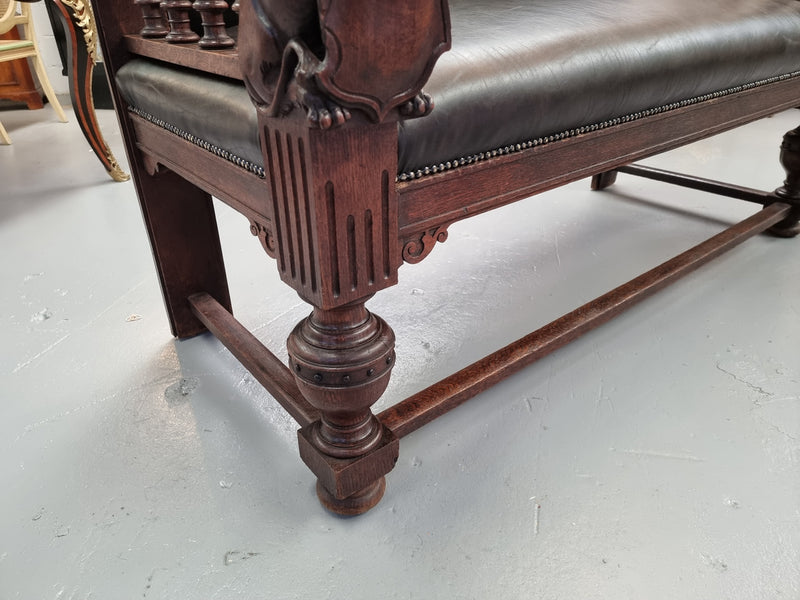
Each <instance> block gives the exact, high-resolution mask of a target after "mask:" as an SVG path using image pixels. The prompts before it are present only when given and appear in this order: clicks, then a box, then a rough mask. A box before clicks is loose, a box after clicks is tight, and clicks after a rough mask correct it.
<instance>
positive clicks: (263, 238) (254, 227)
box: [250, 219, 277, 258]
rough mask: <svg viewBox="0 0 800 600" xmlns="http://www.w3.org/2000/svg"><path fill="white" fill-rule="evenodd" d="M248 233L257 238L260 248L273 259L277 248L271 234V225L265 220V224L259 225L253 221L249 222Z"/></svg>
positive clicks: (273, 236)
mask: <svg viewBox="0 0 800 600" xmlns="http://www.w3.org/2000/svg"><path fill="white" fill-rule="evenodd" d="M250 233H252V234H253V235H254V236H256V237H257V238H258V241H259V242H261V247H262V248H264V252H266V253H267V254H268V255H269V256H271V257H272V258H275V256H276V253H277V248H276V246H275V235H274V234H273V232H272V223H271V222H270V221H269V220H267V221H266V223H259V222H258V221H256V220H255V219H251V220H250Z"/></svg>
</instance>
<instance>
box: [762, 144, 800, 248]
mask: <svg viewBox="0 0 800 600" xmlns="http://www.w3.org/2000/svg"><path fill="white" fill-rule="evenodd" d="M780 160H781V165H782V166H783V168H784V170H785V171H786V180H785V181H784V182H783V186H781V187H779V188H778V189H777V190H775V195H776V196H777V197H778V198H779V199H780V200H784V201H786V202H788V203H789V204H792V205H793V206H794V210H793V211H792V212H791V214H790V215H789V216H788V217H787V218H786V219H784V220H783V221H781V222H780V223H778V224H777V225H775V226H774V227H772V228H770V230H769V232H770V233H772V234H773V235H777V236H779V237H794V236H796V235H797V234H798V233H800V128H798V129H793V130H792V131H790V132H789V133H787V134H786V135H785V136H783V143H782V144H781V156H780Z"/></svg>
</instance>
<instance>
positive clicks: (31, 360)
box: [11, 333, 72, 373]
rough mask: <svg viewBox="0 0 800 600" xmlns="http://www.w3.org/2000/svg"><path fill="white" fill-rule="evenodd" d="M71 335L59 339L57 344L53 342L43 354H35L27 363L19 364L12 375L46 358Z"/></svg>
mask: <svg viewBox="0 0 800 600" xmlns="http://www.w3.org/2000/svg"><path fill="white" fill-rule="evenodd" d="M70 335H72V334H71V333H68V334H67V335H65V336H62V337H60V338H58V339H57V340H56V341H55V342H53V343H52V344H50V345H49V346H47V348H45V349H44V350H42V351H41V352H39V353H37V354H34V355H33V356H32V357H31V358H29V359H28V360H26V361H25V362H22V363H19V364H17V366H16V367H14V370H13V371H11V372H12V373H19V372H20V371H21V370H22V369H25V368H27V367H29V366H30V365H31V364H32V363H33V362H35V361H37V360H39V359H40V358H41V357H42V356H44V355H45V354H47V353H48V352H50V351H52V350H53V349H54V348H55V347H56V346H58V345H59V344H60V343H61V342H63V341H64V340H66V339H67V338H68V337H69V336H70Z"/></svg>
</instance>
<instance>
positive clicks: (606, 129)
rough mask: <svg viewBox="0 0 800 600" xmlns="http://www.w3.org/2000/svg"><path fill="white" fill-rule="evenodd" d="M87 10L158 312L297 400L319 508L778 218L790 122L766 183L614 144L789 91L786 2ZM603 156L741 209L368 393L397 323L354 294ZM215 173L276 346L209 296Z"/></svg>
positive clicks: (216, 267) (303, 450) (783, 98)
mask: <svg viewBox="0 0 800 600" xmlns="http://www.w3.org/2000/svg"><path fill="white" fill-rule="evenodd" d="M95 11H96V14H97V17H98V21H99V24H100V29H101V39H102V42H103V53H104V56H105V59H106V62H107V64H108V65H109V69H110V73H111V75H112V77H113V79H114V84H113V87H114V94H115V102H116V104H117V110H118V114H119V117H120V123H121V126H122V130H123V134H124V137H125V139H126V144H127V151H128V156H129V159H130V162H131V168H132V171H133V177H134V181H135V183H136V187H137V191H138V194H139V198H140V201H141V205H142V211H143V214H144V219H145V222H146V225H147V229H148V232H149V235H150V241H151V244H152V248H153V253H154V256H155V259H156V266H157V269H158V273H159V276H160V280H161V285H162V290H163V293H164V299H165V303H166V307H167V311H168V313H169V317H170V321H171V324H172V331H173V333H174V334H175V335H176V336H178V337H180V338H184V337H189V336H193V335H196V334H198V333H201V332H203V331H206V330H210V331H211V332H213V333H214V334H215V335H216V336H217V337H218V338H219V339H220V340H221V341H222V342H223V343H224V344H225V345H226V346H227V347H228V348H229V349H230V351H231V352H232V353H233V354H234V355H235V356H236V357H237V358H238V359H239V360H240V361H241V362H242V363H243V364H244V366H245V367H247V368H248V369H249V370H250V371H251V372H252V373H253V375H254V376H255V378H256V379H257V380H258V381H260V382H261V383H262V384H263V385H264V387H265V388H266V389H267V390H268V391H269V392H270V393H271V394H272V395H273V396H274V397H275V398H276V399H277V400H278V401H279V402H280V403H281V404H282V405H283V406H284V407H285V408H286V410H287V411H288V412H289V413H290V414H291V415H292V416H293V417H294V418H295V419H296V420H297V422H298V423H299V425H300V430H299V435H298V440H299V445H300V456H301V457H302V459H303V461H305V463H306V464H307V465H308V466H309V467H310V469H311V470H312V471H313V472H314V474H315V475H316V476H317V479H318V485H317V492H318V496H319V498H320V500H321V501H322V503H323V505H324V506H326V507H327V508H328V509H330V510H332V511H334V512H336V513H340V514H358V513H361V512H364V511H366V510H368V509H369V508H371V507H372V506H374V505H375V504H376V503H377V502H378V501H379V500H380V498H381V496H382V494H383V490H384V486H385V475H386V474H387V473H388V472H389V471H390V470H391V469H392V468H393V466H394V464H395V462H396V461H397V457H398V447H399V440H400V438H402V437H403V436H404V435H407V434H408V433H410V432H411V431H414V430H416V429H418V428H419V427H421V426H422V425H424V424H426V423H428V422H430V421H431V420H432V419H434V418H436V417H437V416H439V415H441V414H443V413H444V412H446V411H448V410H450V409H452V408H454V407H456V406H458V405H459V404H461V403H463V402H464V401H465V400H467V399H469V398H471V397H473V396H475V395H476V394H478V393H479V392H480V391H482V390H484V389H486V388H487V387H488V386H490V385H492V384H494V383H496V382H497V381H499V380H500V379H502V378H503V377H505V376H507V375H509V374H511V373H513V372H514V371H516V370H518V369H520V368H522V367H524V366H525V365H528V364H530V363H531V362H533V361H535V360H537V359H538V358H540V357H541V356H543V355H545V354H546V353H548V352H551V351H553V350H554V349H556V348H558V347H560V346H562V345H564V344H566V343H567V342H568V341H570V340H572V339H574V338H576V337H578V336H579V335H581V334H582V333H584V332H586V331H588V330H590V329H591V328H593V327H596V326H598V325H600V324H602V323H604V322H606V321H608V320H609V319H611V318H612V317H613V316H615V315H616V314H618V313H619V312H621V311H622V310H624V309H625V308H627V307H629V306H631V305H632V304H634V303H636V302H638V301H639V300H641V299H643V298H645V297H647V296H648V295H650V294H652V293H653V292H655V291H657V290H658V289H660V288H662V287H664V286H665V285H667V284H668V283H670V282H672V281H674V280H675V279H677V278H678V277H680V276H681V275H683V274H685V273H687V272H689V271H691V270H693V269H695V268H697V267H698V266H700V265H701V264H704V263H705V262H707V261H708V260H710V259H712V258H714V257H715V256H717V255H719V254H720V253H722V252H723V251H725V250H727V249H729V248H730V247H732V246H734V245H736V244H738V243H739V242H741V241H743V240H745V239H747V238H748V237H750V236H752V235H755V234H758V233H761V232H764V231H767V230H769V231H771V232H772V233H773V234H776V235H781V236H786V237H790V236H793V235H796V234H797V233H798V221H799V220H800V133H799V132H798V131H793V132H790V133H788V134H787V135H786V137H785V139H784V142H783V146H782V152H781V160H782V163H783V165H784V167H785V169H786V171H787V173H788V176H787V179H786V181H785V183H784V185H783V186H782V187H780V188H779V189H778V190H776V191H775V192H760V191H757V190H751V189H746V188H742V187H736V186H730V185H725V184H721V183H718V182H713V181H708V180H702V179H698V178H692V177H686V176H682V175H678V174H674V173H664V172H661V171H655V170H652V169H645V168H643V167H639V166H635V165H632V164H631V163H632V162H633V161H635V160H637V159H641V158H644V157H647V156H651V155H653V154H656V153H658V152H662V151H665V150H668V149H672V148H676V147H679V146H681V145H683V144H686V143H689V142H692V141H695V140H698V139H702V138H704V137H707V136H710V135H713V134H715V133H718V132H721V131H724V130H727V129H731V128H733V127H736V126H738V125H742V124H744V123H747V122H750V121H753V120H756V119H759V118H761V117H764V116H767V115H770V114H772V113H775V112H777V111H781V110H784V109H787V108H790V107H794V106H797V105H798V102H799V101H800V3H798V2H797V1H796V0H705V1H704V2H696V0H638V1H636V2H633V1H632V0H616V1H615V0H562V1H559V2H547V1H543V0H538V1H537V0H492V1H488V0H450V2H448V1H447V0H409V1H406V2H397V1H396V0H296V1H292V2H286V1H279V0H242V2H241V7H239V3H238V2H236V3H234V5H232V6H228V3H227V2H224V1H222V0H198V1H196V2H193V3H192V2H189V1H188V0H186V1H182V0H168V1H162V2H158V0H103V1H102V2H101V1H97V2H96V3H95ZM237 11H238V12H237ZM448 50H450V51H449V52H448ZM423 87H424V88H425V90H424V91H423ZM618 172H625V173H632V174H636V175H640V176H645V177H651V178H656V179H660V180H664V181H668V182H671V183H675V184H678V185H683V186H689V187H695V188H699V189H703V190H707V191H712V192H716V193H720V194H724V195H727V196H730V197H733V198H736V199H738V200H744V201H749V202H755V203H757V204H760V205H762V206H763V209H762V210H760V211H758V212H757V213H756V214H754V215H753V216H751V217H749V218H747V219H745V220H744V221H742V222H741V223H739V224H737V225H734V226H732V227H730V228H729V229H727V230H725V231H723V232H722V233H720V234H718V235H716V236H714V237H713V238H711V239H709V240H707V241H705V242H703V243H701V244H699V245H698V246H696V247H695V248H692V249H691V250H689V251H687V252H685V253H683V254H681V255H679V256H677V257H676V258H674V259H672V260H670V261H668V262H666V263H664V264H662V265H659V266H657V267H656V268H654V269H653V270H651V271H649V272H647V273H645V274H643V275H641V276H639V277H637V278H635V279H634V280H632V281H630V282H628V283H626V284H624V285H622V286H620V287H619V288H617V289H615V290H612V291H611V292H609V293H608V294H605V295H603V296H601V297H600V298H597V299H596V300H594V301H592V302H590V303H588V304H586V305H584V306H582V307H580V308H578V309H577V310H575V311H573V312H571V313H569V314H567V315H565V316H563V317H561V318H559V319H557V320H556V321H554V322H553V323H550V324H549V325H546V326H544V327H543V328H541V329H539V330H538V331H536V332H533V333H531V334H529V335H528V336H525V337H524V338H522V339H520V340H518V341H516V342H512V343H511V344H509V345H508V346H507V347H505V348H502V349H500V350H498V351H497V352H495V353H493V354H492V355H490V356H488V357H486V358H484V359H482V360H480V361H478V362H477V363H475V364H473V365H471V366H469V367H467V368H465V369H463V370H462V371H460V372H458V373H456V374H454V375H452V376H451V377H448V378H446V379H445V380H443V381H441V382H439V383H437V384H434V385H433V386H431V387H429V388H427V389H425V390H423V391H421V392H419V393H417V394H415V395H413V396H411V397H410V398H408V399H405V400H403V401H400V402H398V403H397V404H395V405H394V406H393V407H391V408H388V409H387V410H385V411H383V412H382V413H380V414H378V415H375V414H373V413H372V411H371V409H370V407H371V406H372V405H373V404H374V403H375V401H376V400H377V399H378V398H379V397H380V396H381V394H382V393H383V391H384V390H385V389H386V386H387V383H388V381H389V377H390V374H391V371H392V367H393V365H394V361H395V353H394V340H395V334H394V332H393V331H392V329H391V327H390V325H389V324H388V323H386V322H385V321H384V320H382V319H381V318H380V317H379V316H377V315H374V314H372V313H371V312H370V311H368V310H367V308H366V307H365V302H366V301H367V300H368V299H369V298H370V297H372V296H373V295H374V294H376V293H378V292H380V291H381V290H384V289H386V288H388V287H391V286H392V285H393V284H395V283H396V281H397V273H398V269H399V268H400V267H401V266H402V265H403V264H404V263H416V262H419V261H421V260H423V259H424V258H425V257H426V256H427V255H428V254H429V253H430V252H431V250H432V249H433V248H434V246H435V245H436V244H438V243H441V242H444V241H446V239H447V229H448V227H449V226H450V225H451V224H452V223H454V222H456V221H458V220H460V219H463V218H466V217H469V216H471V215H474V214H477V213H480V212H483V211H487V210H490V209H492V208H495V207H498V206H501V205H504V204H508V203H510V202H514V201H518V200H521V199H523V198H527V197H529V196H532V195H534V194H536V193H538V192H542V191H545V190H547V189H551V188H554V187H556V186H559V185H563V184H566V183H568V182H571V181H575V180H578V179H581V178H584V177H592V185H593V187H594V188H595V189H602V188H604V187H607V186H608V185H611V184H612V183H613V182H614V178H615V177H616V174H617V173H618ZM212 195H214V196H216V197H217V198H219V199H221V200H222V201H223V202H226V203H228V204H229V205H231V206H232V207H233V208H235V209H236V210H238V211H239V212H241V213H242V214H243V215H244V216H245V217H246V218H247V219H248V220H249V223H250V226H249V230H250V233H252V234H253V235H254V236H256V237H257V238H258V239H259V241H260V242H261V245H262V246H263V248H264V251H265V252H266V254H267V255H269V256H270V257H272V258H273V259H274V260H275V262H276V265H277V268H278V269H279V272H280V275H281V278H282V279H283V281H285V282H286V283H287V284H288V285H290V286H292V287H293V288H294V289H295V290H296V291H297V293H298V294H299V295H300V297H301V298H303V299H304V300H305V301H306V302H308V303H309V304H310V305H311V314H310V315H309V317H308V318H306V319H304V320H303V321H302V322H301V323H299V324H298V325H297V327H296V328H295V329H294V331H292V332H291V333H289V339H288V344H287V345H288V352H289V364H288V365H283V364H282V363H281V362H280V361H279V360H278V359H277V358H276V357H275V356H274V355H273V354H272V353H271V352H270V351H269V350H267V349H266V348H265V347H264V346H263V345H262V344H261V343H260V342H259V341H258V340H256V339H255V338H254V337H253V336H252V335H251V334H250V333H249V332H247V331H246V330H245V329H244V327H243V326H242V325H240V324H239V323H238V322H237V321H236V320H235V319H234V317H233V316H232V314H231V312H230V296H229V292H228V287H227V283H226V279H225V270H224V266H223V261H222V254H221V250H220V244H219V239H218V235H217V231H216V223H215V219H214V213H213V207H212V203H211V196H212ZM243 229H244V227H243ZM387 293H388V292H387ZM398 333H399V335H402V332H398Z"/></svg>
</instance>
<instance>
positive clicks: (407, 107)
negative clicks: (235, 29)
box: [239, 0, 450, 129]
mask: <svg viewBox="0 0 800 600" xmlns="http://www.w3.org/2000/svg"><path fill="white" fill-rule="evenodd" d="M449 47H450V19H449V11H448V7H447V1H446V0H409V1H406V2H397V1H396V0H296V1H294V2H279V1H277V0H245V1H244V2H242V3H241V19H240V25H239V55H240V63H241V68H242V75H243V78H244V80H245V84H246V85H247V88H248V91H249V92H250V95H251V97H252V98H253V101H254V102H255V103H256V104H257V105H258V106H259V107H261V108H262V109H263V110H266V111H267V113H268V114H269V116H273V117H275V116H280V115H285V114H287V113H289V112H291V111H292V110H293V109H294V108H297V107H302V108H303V109H305V110H306V112H307V115H308V122H309V124H310V125H311V126H312V127H319V128H322V129H327V128H330V127H333V126H336V125H341V124H343V123H344V122H345V121H347V120H348V119H349V118H350V114H351V113H350V111H351V110H358V111H361V112H363V113H364V114H366V115H367V117H368V118H369V119H370V120H372V121H374V122H381V121H384V120H386V119H387V118H388V116H389V114H390V113H392V112H393V111H395V109H399V110H400V111H401V112H402V113H403V114H404V115H406V116H421V115H424V114H427V113H428V112H430V110H431V108H432V107H433V102H432V100H431V98H430V97H429V96H428V95H426V94H425V93H424V92H422V86H423V85H424V84H425V82H426V81H427V79H428V77H429V75H430V73H431V71H432V69H433V65H434V64H435V62H436V60H437V58H438V57H439V56H440V55H441V54H442V53H443V52H445V51H446V50H447V49H449Z"/></svg>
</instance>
